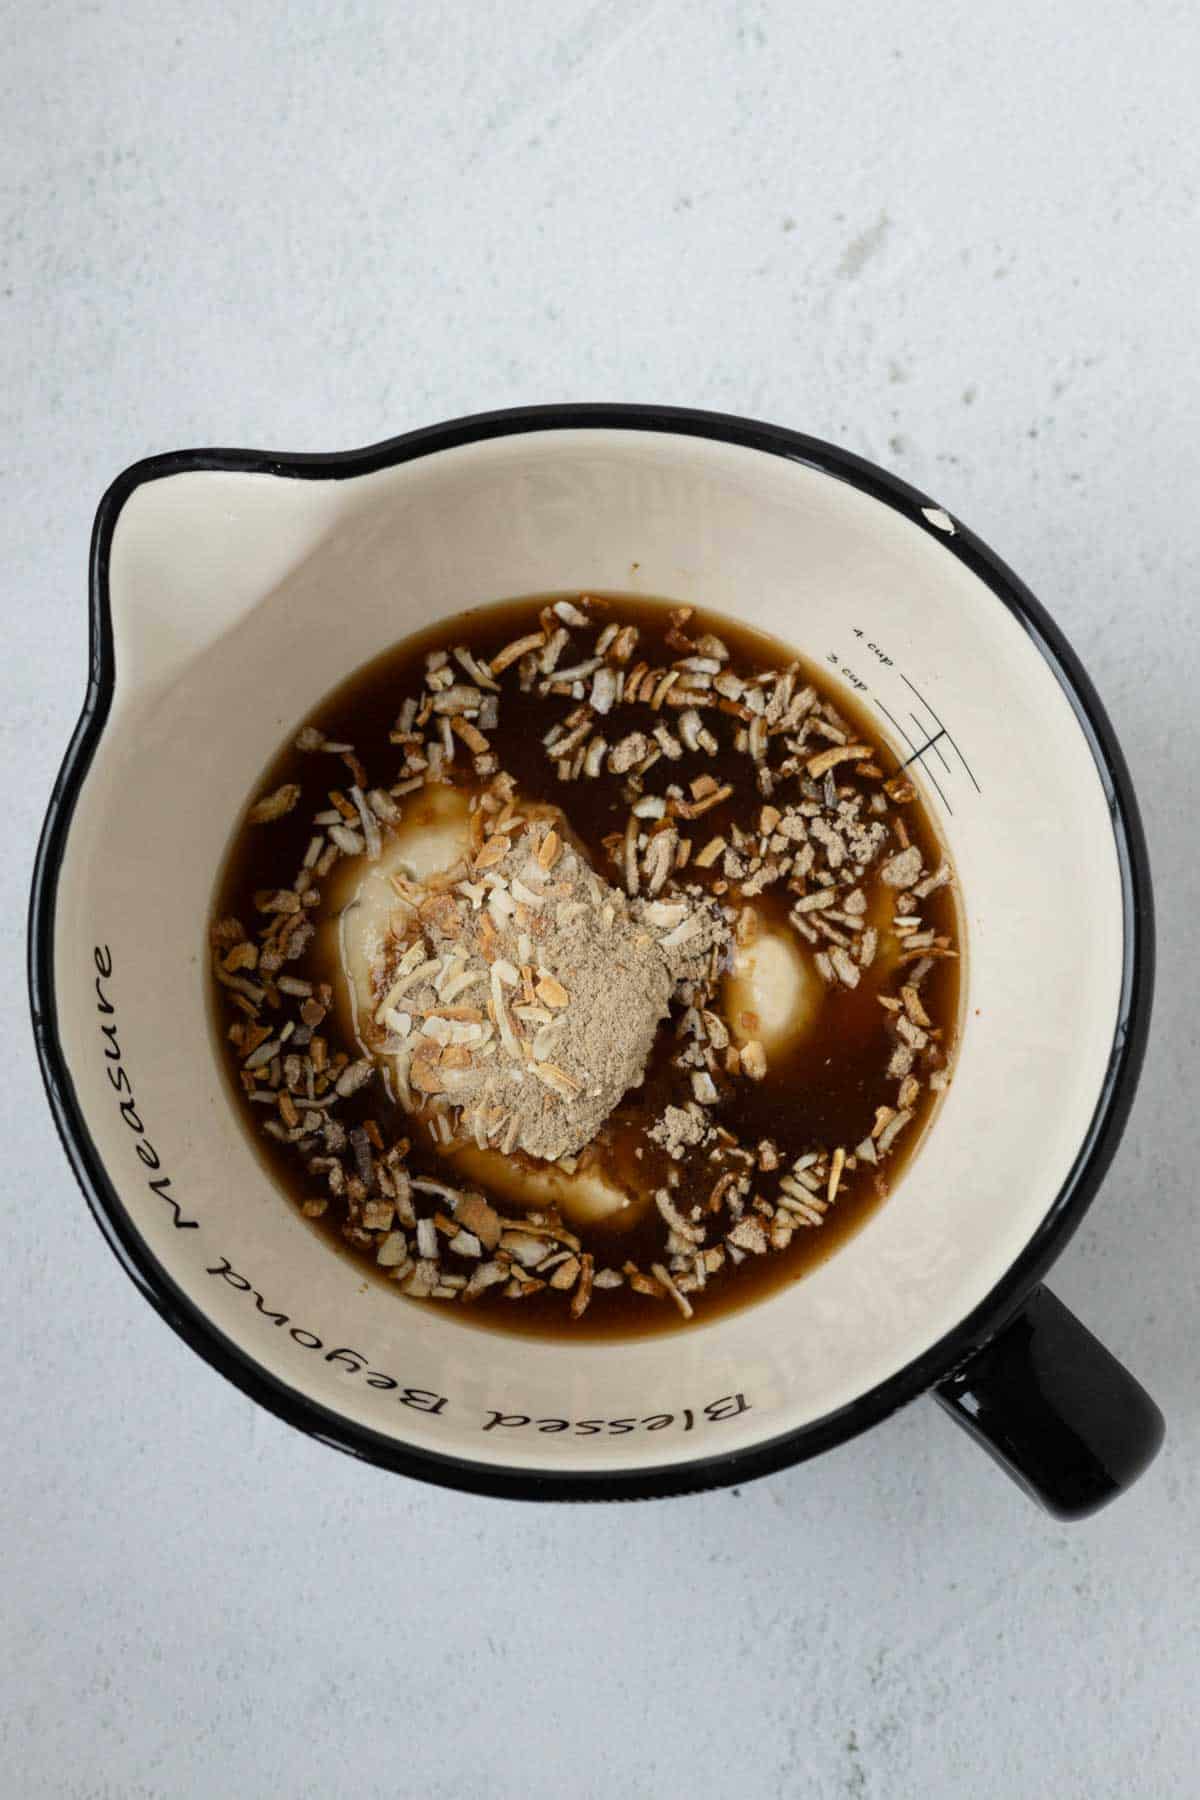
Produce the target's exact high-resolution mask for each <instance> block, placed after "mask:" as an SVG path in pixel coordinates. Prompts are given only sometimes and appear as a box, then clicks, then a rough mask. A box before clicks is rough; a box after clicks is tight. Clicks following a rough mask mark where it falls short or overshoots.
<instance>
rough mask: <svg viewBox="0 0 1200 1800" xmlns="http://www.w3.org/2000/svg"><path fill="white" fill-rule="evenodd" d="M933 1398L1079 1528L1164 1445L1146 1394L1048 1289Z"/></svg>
mask: <svg viewBox="0 0 1200 1800" xmlns="http://www.w3.org/2000/svg"><path fill="white" fill-rule="evenodd" d="M934 1392H935V1395H936V1397H937V1399H938V1400H939V1401H940V1402H941V1404H942V1405H943V1406H944V1407H945V1409H946V1411H947V1412H948V1413H949V1414H950V1416H951V1417H952V1418H954V1419H957V1421H958V1423H959V1424H960V1425H961V1426H962V1427H963V1428H964V1430H966V1431H968V1432H969V1433H970V1434H971V1436H972V1437H973V1438H974V1439H975V1441H976V1443H977V1444H981V1445H982V1446H983V1448H984V1449H985V1450H986V1451H987V1452H988V1454H989V1456H993V1457H994V1458H995V1459H996V1461H997V1462H998V1463H999V1464H1000V1467H1001V1468H1002V1469H1003V1470H1004V1472H1005V1474H1007V1475H1010V1476H1011V1477H1012V1479H1013V1480H1014V1481H1015V1482H1016V1483H1017V1484H1018V1486H1020V1487H1023V1488H1024V1489H1025V1492H1026V1493H1027V1494H1030V1495H1032V1497H1033V1499H1035V1500H1036V1501H1037V1502H1038V1503H1039V1505H1041V1506H1044V1507H1045V1509H1046V1511H1047V1512H1049V1513H1053V1514H1054V1516H1055V1518H1058V1519H1085V1518H1087V1517H1088V1515H1089V1514H1090V1513H1094V1512H1098V1511H1099V1509H1100V1508H1101V1507H1102V1506H1106V1505H1107V1504H1108V1502H1109V1501H1110V1500H1114V1499H1115V1498H1116V1496H1117V1495H1118V1494H1120V1493H1123V1492H1124V1490H1125V1489H1126V1488H1127V1487H1130V1486H1132V1484H1133V1483H1134V1482H1135V1481H1136V1480H1137V1478H1138V1476H1139V1475H1140V1474H1141V1473H1142V1471H1143V1470H1144V1469H1146V1468H1148V1467H1149V1465H1150V1463H1151V1462H1153V1460H1154V1457H1155V1456H1156V1454H1157V1452H1158V1448H1159V1445H1160V1444H1161V1443H1162V1440H1163V1417H1162V1414H1161V1413H1160V1412H1159V1410H1158V1407H1157V1406H1156V1405H1155V1404H1154V1401H1153V1400H1152V1399H1151V1398H1150V1396H1149V1394H1148V1393H1147V1392H1146V1390H1145V1388H1144V1387H1142V1385H1141V1383H1140V1382H1137V1381H1135V1380H1134V1378H1133V1376H1132V1375H1131V1374H1130V1373H1129V1371H1128V1369H1125V1368H1122V1366H1121V1364H1120V1363H1119V1362H1118V1361H1117V1359H1116V1358H1115V1357H1114V1356H1112V1355H1111V1354H1110V1353H1109V1351H1107V1350H1106V1349H1105V1348H1104V1345H1103V1344H1102V1343H1100V1341H1099V1340H1098V1339H1097V1338H1094V1337H1093V1336H1092V1334H1091V1332H1090V1331H1088V1329H1087V1328H1086V1326H1084V1325H1081V1324H1080V1322H1079V1320H1078V1319H1077V1318H1076V1317H1075V1315H1074V1313H1072V1312H1070V1311H1068V1309H1067V1308H1066V1307H1065V1306H1064V1305H1063V1303H1062V1301H1061V1300H1056V1299H1055V1297H1054V1295H1053V1294H1052V1293H1050V1292H1049V1290H1048V1289H1047V1288H1037V1289H1035V1290H1034V1292H1033V1293H1032V1294H1031V1295H1030V1297H1029V1299H1028V1300H1027V1301H1026V1302H1025V1305H1024V1307H1023V1308H1022V1310H1021V1311H1020V1312H1019V1313H1018V1314H1017V1317H1016V1318H1015V1319H1013V1320H1012V1321H1011V1323H1010V1324H1008V1325H1007V1326H1005V1328H1004V1330H1003V1331H1001V1332H999V1333H998V1334H997V1336H996V1337H994V1338H992V1339H990V1341H989V1342H988V1343H986V1344H984V1345H983V1346H982V1348H981V1349H979V1350H977V1351H976V1352H975V1354H974V1355H973V1356H972V1357H971V1359H970V1361H969V1362H967V1363H964V1364H963V1365H962V1366H961V1367H960V1368H959V1369H957V1370H956V1371H955V1373H954V1374H953V1375H951V1376H949V1377H947V1379H946V1380H945V1381H943V1382H942V1383H941V1384H940V1385H939V1386H938V1387H937V1388H936V1389H935V1390H934Z"/></svg>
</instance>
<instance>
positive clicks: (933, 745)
mask: <svg viewBox="0 0 1200 1800" xmlns="http://www.w3.org/2000/svg"><path fill="white" fill-rule="evenodd" d="M908 716H909V718H910V719H911V720H912V722H913V724H914V725H915V726H916V728H917V730H918V731H927V730H928V729H929V727H928V726H927V725H922V723H921V721H920V719H918V717H917V715H916V713H915V712H910V713H909V715H908ZM945 735H946V727H945V726H944V725H943V726H942V729H941V730H940V731H939V732H936V733H935V735H934V736H933V737H931V738H930V740H929V742H928V743H927V744H926V745H925V749H926V750H937V746H938V739H939V738H944V737H945ZM937 754H938V761H939V762H940V763H941V765H942V767H943V769H945V771H946V773H947V775H949V774H951V773H952V770H951V768H950V764H949V763H948V762H947V761H946V758H945V757H944V756H943V755H942V752H941V751H940V750H938V753H937Z"/></svg>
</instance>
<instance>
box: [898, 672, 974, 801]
mask: <svg viewBox="0 0 1200 1800" xmlns="http://www.w3.org/2000/svg"><path fill="white" fill-rule="evenodd" d="M896 673H897V674H898V675H899V677H900V679H901V681H902V682H903V683H904V685H905V687H906V688H909V689H910V690H911V691H912V692H913V693H914V694H915V695H916V696H917V699H918V700H919V701H920V702H921V705H922V706H923V707H924V708H925V710H926V712H927V713H929V715H930V716H931V718H933V719H934V720H936V722H937V723H938V724H939V725H941V727H942V731H943V733H944V734H945V737H946V741H947V742H948V743H949V744H950V745H952V746H953V749H954V754H955V755H956V756H957V757H958V760H959V762H960V763H961V764H962V766H963V768H964V769H965V770H966V771H967V774H968V775H969V776H970V777H971V785H972V787H973V788H974V789H975V792H976V793H977V794H982V792H983V789H982V788H981V787H980V785H979V783H978V782H977V781H976V779H975V771H974V770H973V769H972V767H971V765H970V763H969V762H968V761H967V759H966V757H965V756H964V755H963V753H962V751H961V750H960V749H959V747H958V745H957V744H956V743H955V741H954V739H953V737H951V735H950V733H949V732H948V731H947V730H946V727H945V725H943V724H942V721H941V719H939V718H938V715H937V713H936V712H934V710H933V708H932V706H930V704H929V702H928V700H927V699H926V698H925V696H924V694H923V693H922V692H921V690H920V688H919V687H917V685H916V683H915V682H912V681H910V680H909V679H908V676H907V675H906V674H905V673H904V671H903V670H902V669H898V670H897V671H896Z"/></svg>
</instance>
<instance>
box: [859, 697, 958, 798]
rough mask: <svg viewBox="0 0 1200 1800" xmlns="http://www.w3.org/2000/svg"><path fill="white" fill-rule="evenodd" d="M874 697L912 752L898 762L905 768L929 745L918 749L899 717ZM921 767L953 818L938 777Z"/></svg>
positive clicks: (925, 767)
mask: <svg viewBox="0 0 1200 1800" xmlns="http://www.w3.org/2000/svg"><path fill="white" fill-rule="evenodd" d="M875 698H876V700H877V701H878V704H879V710H880V712H881V713H882V714H883V716H884V718H885V719H891V721H892V724H893V725H894V726H895V727H896V730H897V731H898V732H899V733H900V736H901V737H902V738H903V739H904V741H905V743H906V744H907V745H908V747H909V749H910V750H911V751H912V753H913V754H912V755H911V756H910V757H909V758H908V761H907V762H902V763H901V764H900V767H901V768H902V769H907V767H908V764H909V763H912V762H916V761H917V760H918V758H919V757H922V756H924V754H925V752H926V750H928V748H929V745H928V744H922V745H921V748H920V749H919V750H918V748H917V746H916V745H915V744H914V743H913V741H912V739H911V738H910V737H909V735H908V733H907V731H905V729H904V727H903V725H902V724H901V723H900V721H899V719H897V718H896V717H894V715H893V714H892V713H890V712H889V711H888V709H887V707H886V706H885V705H884V704H883V701H882V700H880V699H879V696H878V695H876V696H875ZM943 729H944V727H943ZM946 735H947V736H949V733H948V732H947V734H946ZM933 741H936V740H933ZM921 768H922V769H923V770H924V772H925V774H926V775H928V777H929V779H930V781H932V783H933V785H934V787H935V788H936V789H937V791H938V794H939V795H940V796H941V802H942V805H943V806H944V807H945V809H946V811H947V812H948V813H949V814H950V817H951V818H953V817H954V808H953V807H952V806H951V804H950V802H949V801H948V800H947V798H946V794H945V790H944V789H943V787H942V784H941V782H940V781H939V780H938V778H937V776H936V775H935V774H934V772H933V770H932V769H931V768H929V767H928V766H927V765H926V764H925V763H922V764H921Z"/></svg>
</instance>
